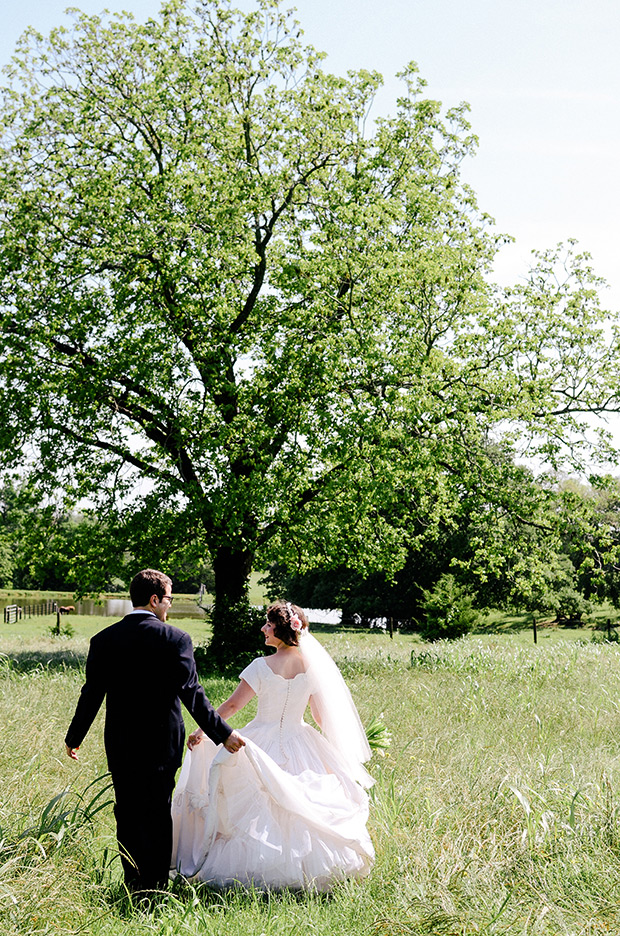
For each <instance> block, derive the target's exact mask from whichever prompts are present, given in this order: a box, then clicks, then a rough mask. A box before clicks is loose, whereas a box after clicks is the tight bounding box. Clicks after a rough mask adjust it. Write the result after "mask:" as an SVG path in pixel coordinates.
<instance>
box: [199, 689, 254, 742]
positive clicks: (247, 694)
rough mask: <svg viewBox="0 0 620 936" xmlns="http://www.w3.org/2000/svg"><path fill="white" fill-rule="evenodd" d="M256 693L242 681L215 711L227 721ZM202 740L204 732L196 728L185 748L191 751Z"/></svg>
mask: <svg viewBox="0 0 620 936" xmlns="http://www.w3.org/2000/svg"><path fill="white" fill-rule="evenodd" d="M255 695H256V693H255V692H254V690H253V689H252V687H251V686H250V684H249V683H247V682H246V681H245V679H242V680H241V682H240V683H239V685H238V686H237V688H236V689H235V691H234V692H233V694H232V695H230V696H229V697H228V698H227V699H226V701H225V702H222V704H221V705H220V707H219V708H218V709H217V713H218V715H219V716H220V717H221V718H223V719H224V721H228V719H229V718H230V717H231V716H232V715H234V714H235V713H236V712H239V711H241V709H242V708H243V707H244V706H245V705H247V704H248V702H249V701H250V699H251V698H252V697H253V696H255ZM203 738H204V731H203V730H202V728H196V730H195V731H192V733H191V734H190V735H189V737H188V739H187V746H188V748H189V749H190V751H191V750H192V748H194V747H195V746H196V745H197V744H200V742H201V741H202V739H203Z"/></svg>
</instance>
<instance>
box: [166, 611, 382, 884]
mask: <svg viewBox="0 0 620 936" xmlns="http://www.w3.org/2000/svg"><path fill="white" fill-rule="evenodd" d="M262 631H263V633H264V635H265V644H266V646H268V647H272V648H274V649H275V653H274V654H272V655H270V656H269V657H258V658H257V659H255V660H253V661H252V663H250V665H249V666H247V667H246V668H245V669H244V670H243V672H242V673H241V682H240V683H239V685H238V686H237V688H236V689H235V691H234V692H233V694H232V695H231V696H230V697H229V698H228V699H227V700H226V702H224V703H223V704H222V705H221V706H220V707H219V709H218V712H219V714H220V715H221V716H222V718H224V719H228V718H230V717H231V716H232V715H234V714H235V712H238V711H239V710H240V709H242V708H243V707H244V706H245V705H247V703H248V702H249V701H250V699H252V698H253V697H254V696H255V695H256V696H257V697H258V710H257V713H256V717H255V718H253V719H252V721H250V722H249V723H248V724H247V725H246V726H245V728H244V729H241V733H242V735H243V738H244V740H245V747H243V748H242V749H241V751H240V752H239V753H237V754H229V753H228V751H226V750H225V749H224V748H222V747H216V746H215V745H214V744H213V742H212V741H210V740H209V739H208V738H207V737H206V736H205V735H204V734H203V732H202V731H201V729H200V728H198V729H197V730H196V731H194V732H193V733H192V734H191V735H190V736H189V739H188V747H189V748H190V752H189V753H188V754H187V756H186V758H185V762H184V764H183V768H182V771H181V775H180V777H179V782H178V785H177V788H176V791H175V796H174V800H173V804H172V817H173V823H174V845H173V856H172V865H173V869H175V871H176V872H177V873H180V874H182V875H184V876H185V877H187V878H190V879H192V880H194V881H204V882H207V883H209V884H211V885H213V886H218V887H225V886H230V885H234V884H242V885H248V886H254V887H257V888H284V887H287V888H297V889H302V888H303V889H313V890H328V889H329V888H330V886H331V885H332V884H333V883H334V881H337V880H341V879H342V878H345V877H361V876H364V875H366V874H368V872H369V870H370V868H371V865H372V861H373V857H374V851H373V847H372V843H371V841H370V837H369V835H368V832H367V830H366V822H367V819H368V795H367V793H366V790H365V789H364V788H365V787H366V788H367V787H369V786H370V785H371V784H372V782H373V781H372V778H371V777H370V775H369V774H368V773H367V771H366V770H365V768H364V766H363V762H364V761H367V760H368V759H369V757H370V748H369V747H368V742H367V740H366V735H365V733H364V729H363V727H362V725H361V722H360V719H359V716H358V714H357V710H356V708H355V705H354V703H353V700H352V699H351V695H350V693H349V690H348V689H347V687H346V685H345V683H344V680H343V679H342V676H341V675H340V672H339V671H338V668H337V666H336V665H335V663H334V662H333V660H332V659H331V657H330V656H329V654H328V653H327V652H326V651H325V650H324V649H323V648H322V646H321V644H320V643H319V642H318V641H317V640H315V638H314V637H313V636H312V635H311V634H310V633H309V632H308V621H307V619H306V616H305V614H304V612H303V611H302V610H301V608H298V607H297V606H296V605H291V604H290V603H289V602H281V601H280V602H276V603H275V604H273V605H271V606H270V607H269V608H268V610H267V620H266V623H265V624H264V625H263V627H262ZM308 703H309V704H310V710H311V712H312V716H313V718H314V720H315V722H316V723H317V725H319V726H320V728H321V733H319V732H318V731H316V730H315V729H314V728H312V727H311V726H310V725H309V724H307V723H306V722H305V721H304V720H303V716H304V713H305V711H306V708H307V706H308Z"/></svg>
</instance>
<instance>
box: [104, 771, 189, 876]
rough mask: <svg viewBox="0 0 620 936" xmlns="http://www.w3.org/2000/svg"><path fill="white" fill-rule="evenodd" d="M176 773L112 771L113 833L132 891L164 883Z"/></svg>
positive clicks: (167, 865)
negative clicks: (113, 794) (113, 800)
mask: <svg viewBox="0 0 620 936" xmlns="http://www.w3.org/2000/svg"><path fill="white" fill-rule="evenodd" d="M175 773H176V771H174V770H171V769H164V770H157V769H154V770H152V771H147V770H139V771H124V770H123V771H113V772H112V783H113V784H114V793H115V798H116V805H115V807H114V814H115V817H116V836H117V839H118V845H119V850H120V853H121V861H122V864H123V872H124V875H125V883H126V884H127V886H128V887H129V888H131V889H132V890H147V891H148V890H157V889H160V888H164V887H166V885H167V882H168V872H169V871H170V861H171V857H172V817H171V815H170V807H171V803H172V791H173V788H174V778H175Z"/></svg>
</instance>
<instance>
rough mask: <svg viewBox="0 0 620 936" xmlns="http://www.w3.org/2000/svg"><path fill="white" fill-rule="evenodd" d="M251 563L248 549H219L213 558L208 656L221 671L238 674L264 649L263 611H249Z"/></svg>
mask: <svg viewBox="0 0 620 936" xmlns="http://www.w3.org/2000/svg"><path fill="white" fill-rule="evenodd" d="M253 560H254V555H253V554H252V553H251V552H249V551H248V550H243V549H233V548H230V547H227V546H221V547H220V548H219V549H218V550H217V552H216V554H215V556H214V558H213V572H214V574H215V604H214V607H213V613H212V618H211V621H212V626H213V635H212V637H211V641H210V643H209V651H208V657H209V660H210V662H211V663H212V664H213V666H214V667H216V668H217V669H220V670H228V669H232V668H233V667H237V672H238V671H239V669H242V668H243V666H245V664H246V663H247V662H249V660H251V659H253V658H254V657H255V656H256V655H257V654H258V653H259V652H260V649H261V648H262V646H263V640H262V635H261V633H260V627H261V624H262V622H263V617H264V615H263V610H262V609H260V610H259V611H257V609H255V608H251V607H250V602H249V596H248V586H249V578H250V572H251V571H252V564H253Z"/></svg>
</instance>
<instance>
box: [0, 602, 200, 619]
mask: <svg viewBox="0 0 620 936" xmlns="http://www.w3.org/2000/svg"><path fill="white" fill-rule="evenodd" d="M11 604H18V605H20V607H21V608H22V609H23V617H28V616H29V615H30V614H33V612H34V614H35V615H36V614H37V613H38V614H40V613H41V611H38V612H37V611H35V610H34V609H36V608H40V607H41V606H42V605H44V604H46V602H44V601H31V600H30V599H28V598H20V599H19V600H18V601H15V600H14V601H11V602H10V601H6V600H4V601H0V615H4V609H5V608H6V607H7V606H8V605H11ZM58 604H59V605H60V606H61V607H73V608H75V611H73V612H72V613H73V614H99V615H105V616H106V617H114V618H117V619H120V618H122V617H124V616H125V615H126V614H127V612H128V611H131V601H129V599H128V598H106V599H105V600H104V601H95V600H94V599H93V598H82V599H81V600H79V601H75V600H74V599H73V598H67V597H64V598H61V599H58ZM49 613H51V611H50V612H49ZM204 616H205V612H204V610H203V609H202V608H199V607H198V605H197V604H196V602H195V601H193V600H192V599H191V598H175V600H174V604H173V605H172V610H171V611H170V613H169V614H168V619H169V620H172V621H173V620H174V618H197V619H201V618H204ZM0 619H1V618H0Z"/></svg>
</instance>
